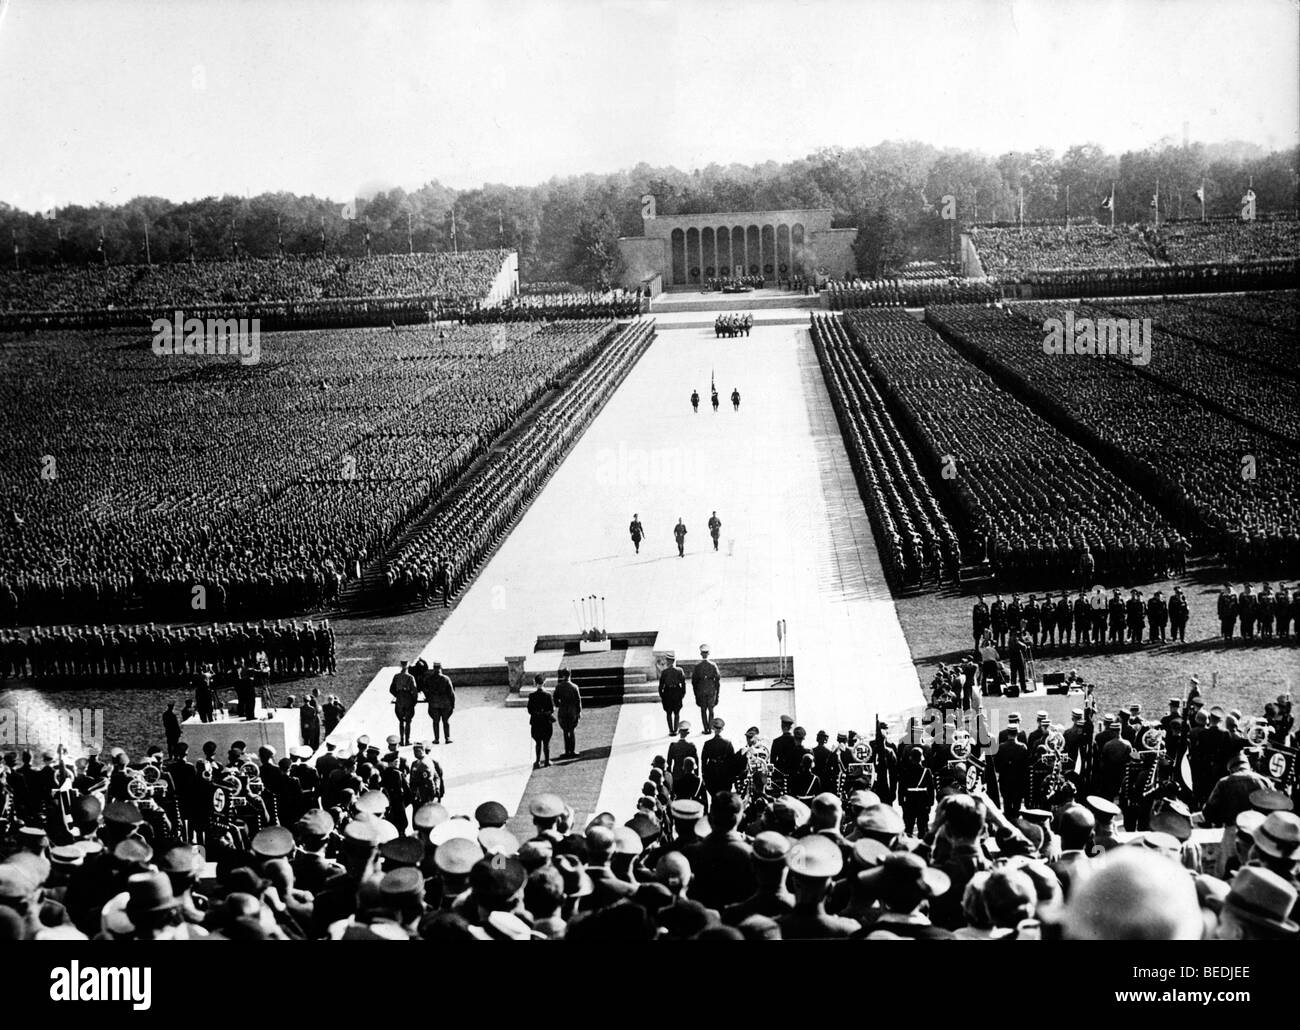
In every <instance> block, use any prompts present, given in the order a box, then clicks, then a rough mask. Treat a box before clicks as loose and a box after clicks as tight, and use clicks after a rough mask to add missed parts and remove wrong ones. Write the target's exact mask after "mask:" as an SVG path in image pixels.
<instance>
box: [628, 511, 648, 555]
mask: <svg viewBox="0 0 1300 1030" xmlns="http://www.w3.org/2000/svg"><path fill="white" fill-rule="evenodd" d="M627 531H628V534H629V535H630V536H631V537H632V546H633V548H635V549H636V553H637V554H640V553H641V539H642V537H644V536H645V527H644V526H642V525H641V519H640V517H639V516H638V515H637V514H636V512H633V513H632V521H631V522H630V523H628V527H627Z"/></svg>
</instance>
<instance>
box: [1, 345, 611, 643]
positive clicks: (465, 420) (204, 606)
mask: <svg viewBox="0 0 1300 1030" xmlns="http://www.w3.org/2000/svg"><path fill="white" fill-rule="evenodd" d="M615 331H616V326H615V324H614V323H612V322H606V321H570V322H563V323H556V324H551V325H520V326H478V327H463V328H457V327H447V326H441V327H440V326H434V327H432V328H428V329H419V330H408V331H402V332H396V333H393V332H383V331H369V332H367V331H343V332H334V333H329V334H312V335H311V336H303V335H296V334H277V335H275V336H274V337H266V338H264V339H263V340H262V342H261V360H260V363H259V364H257V365H253V366H248V367H242V366H239V365H237V364H234V363H231V362H226V363H222V362H221V361H219V360H212V359H205V358H201V357H190V356H175V357H168V358H160V357H158V356H156V355H154V354H153V353H152V352H151V350H150V348H149V346H148V340H147V339H141V338H140V335H139V334H135V335H123V336H120V337H117V336H104V335H103V334H96V335H92V336H85V337H83V336H79V335H73V334H69V335H68V336H66V337H65V338H63V339H60V340H59V341H57V345H52V344H51V341H49V340H43V341H36V340H26V339H15V340H10V341H8V342H7V345H6V346H5V348H4V349H3V353H2V355H0V362H3V373H4V374H3V381H0V399H2V400H3V403H2V404H0V410H3V411H4V412H5V433H6V437H5V445H4V448H3V450H0V510H3V512H4V518H3V519H0V625H15V624H23V625H27V624H33V623H40V624H46V625H50V624H58V625H62V624H67V623H70V622H93V623H102V622H109V621H113V622H120V621H123V618H122V616H123V615H128V616H129V617H130V618H132V619H133V621H147V620H150V619H152V620H155V621H163V622H172V621H178V620H181V619H185V620H189V619H192V618H194V617H195V613H200V614H202V615H206V616H207V617H208V618H213V619H228V618H237V619H239V620H240V621H243V620H245V619H248V618H252V617H257V618H261V617H265V616H271V615H275V616H279V615H286V614H290V613H298V612H307V611H312V610H319V609H322V608H325V607H328V606H329V605H331V604H332V603H333V602H334V600H336V599H337V597H338V595H339V593H340V591H341V590H342V588H343V586H344V584H345V583H346V582H347V581H351V580H353V579H356V578H357V577H359V576H360V575H361V572H362V566H363V565H364V564H365V563H366V562H367V561H369V560H371V559H373V558H375V557H377V556H378V555H379V554H380V553H381V552H382V550H383V548H384V547H385V545H386V544H387V543H388V542H389V541H390V540H391V539H392V537H393V535H394V534H395V533H396V532H397V531H398V530H399V529H401V528H402V527H404V526H405V525H407V524H408V523H409V521H410V520H411V518H412V517H413V516H414V515H415V514H416V513H417V512H418V511H420V510H422V509H424V508H425V507H426V506H427V504H428V503H429V502H430V500H431V499H433V498H437V497H440V496H442V495H443V494H445V493H446V492H447V491H448V490H449V489H450V488H451V485H452V484H453V483H455V482H456V481H457V479H458V478H459V477H460V475H461V473H462V472H463V471H464V470H465V469H466V468H468V467H469V465H470V464H471V463H472V462H473V461H474V460H475V459H476V458H477V457H478V456H479V455H480V454H482V453H483V452H484V451H485V450H487V448H488V447H489V446H490V444H491V443H492V441H493V440H495V439H496V438H497V437H499V436H500V435H501V434H502V433H504V432H505V431H506V430H508V429H510V428H511V427H512V426H513V425H514V422H515V420H516V419H517V418H518V417H519V416H520V414H521V413H523V412H524V411H525V410H527V409H528V408H529V407H530V406H531V405H532V404H533V403H534V402H535V401H536V400H537V399H538V398H540V397H542V396H543V394H545V393H546V392H547V391H548V390H549V389H551V388H552V386H553V385H555V384H556V383H558V382H561V381H562V380H563V379H565V378H566V377H568V376H571V375H573V374H574V373H575V372H576V371H577V370H578V369H579V368H580V366H582V365H583V363H585V362H587V361H589V360H590V359H591V358H592V356H593V355H594V354H595V353H597V352H598V351H599V350H600V348H601V347H602V346H603V345H604V344H605V342H606V341H607V340H608V339H609V338H610V337H611V336H612V335H613V333H614V332H615ZM268 397H270V398H272V403H268V400H267V399H268ZM159 427H166V430H167V431H166V432H165V433H164V434H163V435H161V436H160V435H159V432H160V430H159Z"/></svg>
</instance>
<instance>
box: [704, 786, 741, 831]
mask: <svg viewBox="0 0 1300 1030" xmlns="http://www.w3.org/2000/svg"><path fill="white" fill-rule="evenodd" d="M744 811H745V804H744V802H743V801H741V799H740V795H739V794H736V793H733V792H732V791H729V790H723V791H719V792H718V793H717V794H716V795H714V798H713V804H712V806H711V807H710V808H709V826H710V827H711V828H712V829H713V831H714V832H715V833H730V832H731V831H732V830H734V829H735V828H736V827H737V826H738V825H740V816H741V813H743V812H744Z"/></svg>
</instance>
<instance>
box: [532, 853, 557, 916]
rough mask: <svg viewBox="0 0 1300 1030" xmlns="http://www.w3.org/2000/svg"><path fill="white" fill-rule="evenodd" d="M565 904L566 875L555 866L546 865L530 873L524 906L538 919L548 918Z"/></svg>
mask: <svg viewBox="0 0 1300 1030" xmlns="http://www.w3.org/2000/svg"><path fill="white" fill-rule="evenodd" d="M563 904H564V877H563V876H561V875H560V872H559V870H558V869H556V868H555V867H554V866H550V865H544V866H542V867H541V868H538V869H534V870H533V871H532V872H531V873H529V874H528V882H527V883H525V884H524V908H526V909H527V910H528V911H529V912H530V913H532V915H533V916H534V917H535V918H537V919H548V918H550V917H551V916H553V915H555V914H556V913H557V912H558V911H559V910H560V906H562V905H563Z"/></svg>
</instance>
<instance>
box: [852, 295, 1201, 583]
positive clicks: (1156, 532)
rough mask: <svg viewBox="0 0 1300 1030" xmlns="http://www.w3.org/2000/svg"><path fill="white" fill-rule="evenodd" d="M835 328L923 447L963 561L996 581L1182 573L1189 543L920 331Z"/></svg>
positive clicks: (891, 321) (867, 318) (864, 319)
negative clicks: (953, 516)
mask: <svg viewBox="0 0 1300 1030" xmlns="http://www.w3.org/2000/svg"><path fill="white" fill-rule="evenodd" d="M843 324H844V326H845V327H846V328H847V330H848V333H849V334H850V336H851V337H852V339H853V340H854V341H856V343H857V344H858V347H857V349H856V350H853V351H852V352H851V354H850V355H848V356H846V357H847V360H850V361H852V360H859V359H860V360H863V361H864V362H865V364H866V368H867V370H868V371H869V373H870V375H871V376H872V377H873V379H874V381H875V383H876V385H877V387H878V389H879V390H880V391H881V393H882V394H883V395H884V397H885V399H886V401H887V402H889V401H892V402H893V403H892V404H889V403H887V404H886V407H885V408H884V409H882V410H883V411H886V412H887V411H893V412H895V413H896V414H897V415H898V416H899V417H900V418H901V419H902V420H903V428H904V430H905V431H906V434H907V436H908V438H910V439H913V440H917V441H920V442H921V443H922V444H923V448H924V449H923V454H924V460H925V462H926V465H927V467H928V468H930V469H932V470H934V472H936V473H937V475H933V476H932V481H936V482H938V483H939V485H940V489H943V490H945V491H947V492H948V493H949V496H950V497H951V498H952V500H953V502H954V503H955V505H956V507H957V508H958V510H960V511H961V513H962V515H963V517H964V518H965V520H966V527H965V531H964V533H963V536H962V540H963V542H964V543H965V544H966V545H967V551H968V554H974V555H979V556H981V557H982V558H983V559H984V560H987V561H988V562H990V564H991V567H992V568H993V569H994V570H995V571H996V572H997V573H998V575H999V576H1000V577H1001V578H1002V579H1003V580H1004V581H1011V582H1015V581H1023V580H1025V579H1027V578H1035V579H1042V580H1046V581H1048V582H1055V583H1060V582H1074V581H1075V580H1074V577H1075V575H1076V574H1080V575H1083V576H1085V585H1086V586H1088V587H1091V586H1092V584H1093V583H1094V582H1095V581H1096V580H1095V579H1093V578H1090V577H1093V576H1100V577H1102V578H1110V579H1115V578H1119V579H1121V580H1124V581H1130V582H1131V581H1134V580H1139V579H1150V578H1160V577H1162V576H1163V575H1164V574H1166V573H1168V572H1171V571H1175V570H1176V569H1177V568H1181V567H1184V566H1185V559H1186V554H1187V552H1188V550H1189V549H1190V545H1189V544H1188V542H1187V541H1186V540H1185V539H1184V538H1183V537H1182V536H1181V535H1180V534H1179V533H1178V532H1177V531H1176V530H1175V529H1174V528H1173V527H1171V526H1170V525H1169V524H1168V523H1167V522H1166V521H1165V520H1164V519H1163V518H1162V517H1161V516H1160V514H1159V513H1158V512H1157V511H1156V510H1155V508H1153V507H1152V506H1151V505H1150V504H1149V503H1148V502H1147V501H1145V500H1143V498H1142V497H1141V496H1140V495H1139V494H1138V493H1137V492H1136V491H1135V490H1133V489H1132V488H1131V487H1129V486H1127V485H1126V484H1125V483H1123V482H1121V481H1120V480H1119V479H1117V478H1116V477H1115V476H1114V475H1112V474H1111V473H1110V472H1108V471H1107V470H1106V469H1105V468H1103V467H1102V465H1101V464H1100V463H1099V462H1098V461H1097V460H1096V459H1095V458H1094V457H1093V456H1092V455H1091V454H1090V453H1089V452H1088V451H1087V450H1086V449H1085V448H1083V447H1080V446H1079V445H1078V444H1076V443H1075V442H1074V441H1072V440H1070V439H1069V438H1068V437H1066V436H1065V435H1064V434H1062V433H1061V432H1060V431H1059V430H1057V429H1056V428H1054V427H1053V426H1052V425H1051V424H1050V423H1048V422H1047V421H1045V420H1044V419H1042V418H1040V417H1039V416H1038V415H1036V414H1034V413H1033V412H1032V411H1030V410H1029V408H1027V407H1026V406H1025V405H1024V404H1023V403H1021V402H1020V401H1019V400H1017V399H1016V398H1015V397H1014V396H1013V395H1012V394H1011V393H1009V392H1008V391H1007V390H1004V389H1003V388H1002V387H1000V386H998V385H997V383H995V382H994V381H993V380H992V379H991V378H990V377H989V376H988V374H987V373H985V372H983V371H981V370H980V369H979V368H977V367H976V366H975V365H973V364H971V363H970V362H969V361H967V360H966V359H965V358H963V357H962V356H961V355H959V354H958V353H957V352H956V351H955V350H954V349H953V348H952V347H950V346H949V345H948V344H947V343H945V342H944V341H943V340H942V339H941V338H940V337H939V336H938V335H937V334H936V333H935V332H934V330H933V329H931V328H930V327H929V326H927V325H924V324H923V323H920V322H918V321H916V320H915V319H913V318H910V317H909V316H907V315H906V314H904V313H902V312H900V311H872V312H855V313H851V314H848V315H845V316H843ZM1040 349H1041V348H1040ZM885 417H888V416H887V415H886V416H885ZM1028 441H1032V445H1030V446H1028V447H1027V446H1026V442H1028ZM945 465H947V467H948V471H946V472H945V469H944V466H945ZM1085 555H1086V556H1087V557H1086V558H1085Z"/></svg>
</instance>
